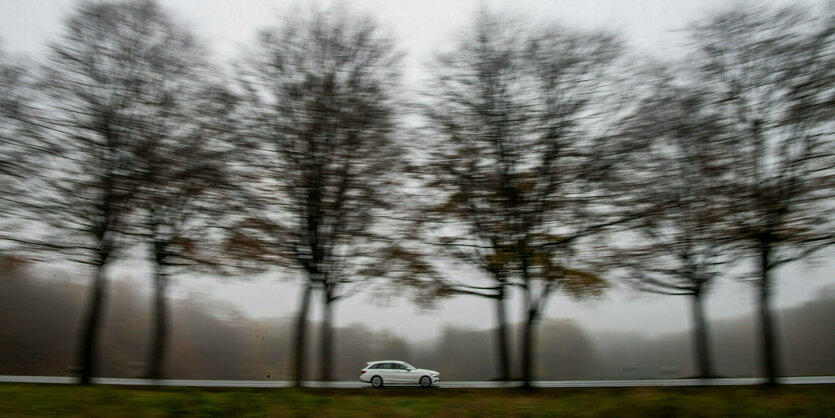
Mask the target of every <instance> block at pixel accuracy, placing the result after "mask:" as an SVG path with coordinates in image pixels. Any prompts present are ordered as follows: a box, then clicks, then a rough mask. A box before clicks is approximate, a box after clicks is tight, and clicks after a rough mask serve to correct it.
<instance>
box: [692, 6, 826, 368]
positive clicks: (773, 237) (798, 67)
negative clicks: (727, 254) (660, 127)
mask: <svg viewBox="0 0 835 418" xmlns="http://www.w3.org/2000/svg"><path fill="white" fill-rule="evenodd" d="M811 16H812V13H811V11H810V10H804V9H800V8H788V9H779V10H770V9H767V8H762V7H746V8H745V9H741V8H738V9H732V10H730V11H727V12H724V13H721V14H718V15H716V16H714V17H712V18H710V19H706V20H704V21H703V22H701V23H699V24H696V25H694V26H693V27H692V30H691V39H692V43H693V46H694V51H693V56H692V57H691V58H690V62H693V63H699V64H698V65H697V66H696V68H695V70H696V71H695V76H696V77H698V81H699V82H701V83H703V85H704V87H705V88H706V89H708V90H709V91H710V93H711V94H712V101H713V105H714V106H716V109H717V110H716V112H717V113H719V114H722V115H724V116H725V117H726V122H725V125H726V126H727V129H728V135H732V136H733V137H734V140H735V141H736V154H735V155H736V161H735V162H734V171H733V176H734V179H735V182H734V184H733V186H732V187H730V188H729V189H728V192H729V193H730V194H731V196H732V197H733V199H734V201H735V202H736V207H735V213H736V214H737V219H736V221H735V226H734V228H733V229H732V230H731V231H730V233H731V234H732V237H733V238H734V239H736V240H737V242H738V244H739V246H740V248H741V249H743V250H745V251H747V252H748V253H749V254H750V255H751V257H752V258H753V259H755V260H756V263H755V264H756V269H755V270H756V274H755V277H756V281H755V283H756V287H757V293H758V304H759V318H760V323H761V326H760V328H761V342H762V361H763V362H762V366H763V370H764V372H765V373H766V376H767V377H768V382H769V383H770V384H775V383H777V377H778V376H779V375H780V370H779V364H778V358H779V354H778V349H777V341H778V338H777V337H776V329H777V327H776V325H775V324H774V318H773V316H772V313H771V306H770V304H771V295H772V294H773V291H774V290H773V289H774V288H773V286H774V283H773V281H774V277H773V276H774V269H775V268H776V267H778V266H781V265H783V264H786V263H790V262H792V261H796V260H799V259H802V258H805V257H808V256H810V255H811V254H813V253H815V252H816V251H818V250H820V249H822V248H825V247H826V246H828V245H831V244H832V243H833V242H835V240H833V232H832V231H833V230H835V228H834V227H833V224H832V216H831V212H832V202H833V199H832V197H833V192H834V191H835V181H833V179H835V176H834V175H833V174H835V172H833V167H835V149H834V148H833V141H832V115H833V114H835V112H833V111H832V110H833V106H832V103H833V101H832V97H833V93H832V84H831V82H828V81H831V80H832V79H833V71H835V70H833V68H835V66H833V65H832V64H833V45H835V44H833V39H835V38H834V37H833V36H835V26H834V23H833V22H835V19H833V16H832V13H831V10H830V13H829V16H828V17H825V18H812V17H811ZM827 80H828V81H827Z"/></svg>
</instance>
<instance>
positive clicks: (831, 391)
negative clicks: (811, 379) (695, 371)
mask: <svg viewBox="0 0 835 418" xmlns="http://www.w3.org/2000/svg"><path fill="white" fill-rule="evenodd" d="M0 416H9V417H26V416H32V417H35V416H37V417H42V416H70V417H135V416H145V417H170V416H206V417H213V416H219V417H221V416H222V417H228V416H252V417H304V416H370V417H398V416H402V417H459V416H472V417H475V416H478V417H481V416H518V417H530V416H548V417H595V416H606V417H608V416H618V417H654V416H658V417H670V416H694V417H714V416H750V417H772V416H786V417H798V416H835V385H815V386H785V387H778V388H764V387H688V388H607V389H596V388H595V389H538V390H535V391H532V392H524V391H521V390H518V389H437V388H435V389H429V390H426V389H421V388H383V389H372V388H365V389H304V390H297V389H203V388H200V389H197V388H155V387H154V388H151V387H123V386H119V387H117V386H92V387H79V386H64V385H26V384H2V385H0Z"/></svg>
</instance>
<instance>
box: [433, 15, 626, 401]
mask: <svg viewBox="0 0 835 418" xmlns="http://www.w3.org/2000/svg"><path fill="white" fill-rule="evenodd" d="M620 51H621V46H620V44H619V42H618V41H617V40H616V39H615V38H614V37H612V36H610V35H606V34H598V33H579V32H573V31H570V30H567V29H564V28H560V27H555V26H548V27H545V28H544V29H530V28H524V27H523V26H522V25H519V24H513V23H511V22H510V21H508V20H505V19H501V18H498V17H496V16H494V15H490V14H489V13H486V12H481V13H480V14H479V16H478V18H477V20H476V24H475V26H474V28H472V30H471V31H470V32H469V33H467V35H466V37H465V38H464V39H463V41H462V42H460V43H459V44H458V45H457V46H456V48H455V49H454V50H453V52H451V53H449V54H447V55H444V56H442V57H441V58H440V59H439V60H438V62H437V65H436V68H437V76H436V78H435V80H436V83H435V86H434V88H433V90H432V94H431V97H430V99H431V101H430V104H429V105H428V108H429V110H428V112H427V114H428V117H429V119H430V121H431V124H432V125H431V127H430V130H431V131H432V132H433V134H434V137H435V138H437V140H435V141H431V140H430V141H429V144H428V145H429V147H430V148H431V149H433V153H432V155H431V160H430V161H429V163H428V164H427V167H428V168H429V170H430V171H429V172H430V179H431V180H430V182H429V183H428V184H429V185H430V186H431V187H433V188H434V189H432V190H433V191H438V192H440V193H439V195H440V199H442V200H440V201H439V203H438V205H437V208H438V209H439V213H438V214H437V216H436V217H435V222H436V224H437V223H439V224H441V227H440V228H436V230H437V231H438V232H437V233H436V234H435V238H434V239H435V240H436V242H437V243H439V244H442V245H444V246H446V247H449V249H450V253H451V254H453V255H454V256H455V257H456V258H457V259H459V260H466V261H468V262H470V263H471V264H472V265H474V266H477V267H478V268H480V269H482V270H484V271H486V272H488V273H489V277H490V280H491V281H490V283H489V285H487V286H479V285H461V286H457V287H458V289H459V291H461V290H463V291H468V292H470V293H473V294H481V295H483V296H485V297H491V298H495V299H496V300H497V304H498V308H497V311H498V312H499V315H500V319H499V321H500V322H502V319H501V315H502V314H501V312H502V311H503V308H502V306H501V304H502V303H503V302H502V300H503V292H504V289H505V288H506V286H518V288H519V289H521V291H522V296H523V306H524V318H525V319H524V321H525V323H524V327H523V336H522V340H521V341H522V347H521V356H522V378H523V380H524V382H525V384H526V385H527V386H529V385H530V382H531V380H532V378H533V376H532V375H533V370H534V365H533V360H534V359H533V349H532V348H533V346H534V327H535V325H536V324H537V323H538V321H539V319H540V317H541V313H542V312H543V311H544V309H545V304H546V302H547V300H548V299H549V297H550V296H551V295H552V293H553V292H554V291H557V290H558V289H559V290H563V291H566V292H568V293H569V294H574V295H581V294H586V293H597V292H599V291H600V290H601V289H602V288H603V287H604V285H603V282H602V280H601V279H600V277H599V275H598V274H597V272H598V271H599V270H598V268H597V266H595V265H594V263H593V262H590V261H592V260H593V258H589V257H587V256H588V255H589V254H587V253H586V251H589V250H591V248H592V247H590V246H588V245H586V244H589V242H585V243H584V241H585V240H587V239H589V238H592V237H593V236H594V235H595V234H597V233H600V232H602V231H604V230H605V227H606V226H607V225H610V224H613V223H615V222H616V219H619V216H620V214H616V213H613V212H611V211H609V210H608V209H610V208H611V206H610V204H614V200H607V196H605V195H603V194H602V192H601V191H600V190H599V189H598V188H597V187H596V186H595V182H597V181H600V180H602V179H603V178H604V177H605V174H606V172H607V168H608V167H609V163H610V162H611V159H610V158H602V157H603V156H604V155H605V153H606V152H607V149H608V147H606V146H604V145H605V144H604V142H605V138H606V135H607V132H608V130H607V128H606V127H605V124H606V122H605V118H603V113H602V111H603V110H604V108H606V107H607V106H606V105H605V104H604V102H606V101H607V100H609V99H611V98H612V97H614V96H613V95H612V94H613V93H614V92H615V88H614V86H613V85H612V84H609V83H611V80H612V78H610V77H609V75H610V74H609V70H610V69H611V68H612V67H611V65H612V64H613V63H615V62H616V60H617V58H618V57H619V55H620ZM607 80H608V81H607ZM608 104H611V105H613V108H611V109H607V110H609V111H611V112H615V110H616V108H617V103H616V102H614V101H613V102H611V103H608ZM445 224H446V225H445ZM581 244H582V245H581ZM502 328H503V327H502V326H501V324H499V327H498V329H499V331H498V333H499V339H498V341H499V342H498V344H499V351H500V353H501V352H503V351H505V350H506V349H505V348H503V347H502V346H501V345H502V344H504V342H503V341H504V339H505V338H506V336H503V335H502V334H504V333H505V332H504V331H502ZM500 357H501V356H500ZM500 361H502V362H504V360H500ZM500 367H501V369H504V370H506V368H507V366H506V365H504V364H501V365H500ZM504 370H502V373H503V374H506V371H504Z"/></svg>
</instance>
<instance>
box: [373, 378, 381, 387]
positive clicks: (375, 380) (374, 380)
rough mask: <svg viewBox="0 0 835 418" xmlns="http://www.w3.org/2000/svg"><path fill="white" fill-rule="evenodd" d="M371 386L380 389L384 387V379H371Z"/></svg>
mask: <svg viewBox="0 0 835 418" xmlns="http://www.w3.org/2000/svg"><path fill="white" fill-rule="evenodd" d="M371 386H374V387H375V388H379V387H382V386H383V378H382V377H380V376H374V377H372V378H371Z"/></svg>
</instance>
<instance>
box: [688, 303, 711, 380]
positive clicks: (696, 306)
mask: <svg viewBox="0 0 835 418" xmlns="http://www.w3.org/2000/svg"><path fill="white" fill-rule="evenodd" d="M692 302H693V341H694V343H695V344H696V363H697V364H698V367H699V375H698V377H700V378H712V377H714V375H713V365H712V362H711V358H710V340H709V336H708V326H707V321H705V316H704V303H703V300H702V292H701V291H696V293H694V294H693V298H692Z"/></svg>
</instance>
